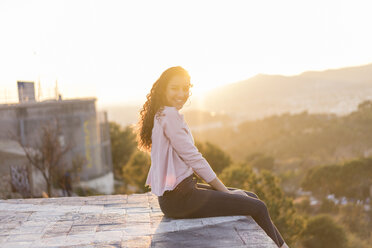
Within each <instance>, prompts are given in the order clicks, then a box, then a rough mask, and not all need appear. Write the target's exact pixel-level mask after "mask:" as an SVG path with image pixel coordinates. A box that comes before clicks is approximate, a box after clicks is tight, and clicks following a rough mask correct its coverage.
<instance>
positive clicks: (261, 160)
mask: <svg viewBox="0 0 372 248" xmlns="http://www.w3.org/2000/svg"><path fill="white" fill-rule="evenodd" d="M246 162H247V163H249V164H250V165H252V167H253V168H256V169H258V170H269V171H271V170H272V169H273V168H274V158H273V157H271V156H267V155H265V154H263V153H253V154H251V155H249V156H248V157H247V158H246Z"/></svg>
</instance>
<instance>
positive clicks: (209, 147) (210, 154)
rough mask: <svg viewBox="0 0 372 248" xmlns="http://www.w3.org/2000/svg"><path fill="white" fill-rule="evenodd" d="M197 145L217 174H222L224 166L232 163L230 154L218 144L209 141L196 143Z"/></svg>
mask: <svg viewBox="0 0 372 248" xmlns="http://www.w3.org/2000/svg"><path fill="white" fill-rule="evenodd" d="M196 146H197V148H198V150H199V151H200V153H201V154H202V155H203V157H204V158H205V159H206V160H207V161H208V163H209V164H210V165H211V167H212V168H213V170H214V171H215V172H216V174H220V173H221V172H222V170H223V169H224V168H226V167H228V166H229V165H230V164H231V158H230V156H229V155H228V154H227V153H225V152H224V151H222V149H221V148H219V147H218V146H216V145H214V144H212V143H209V142H206V143H204V144H202V143H196Z"/></svg>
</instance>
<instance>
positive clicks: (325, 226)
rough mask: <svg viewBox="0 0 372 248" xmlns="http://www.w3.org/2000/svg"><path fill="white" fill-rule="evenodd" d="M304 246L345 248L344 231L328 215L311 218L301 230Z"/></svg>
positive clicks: (307, 247)
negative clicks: (302, 230)
mask: <svg viewBox="0 0 372 248" xmlns="http://www.w3.org/2000/svg"><path fill="white" fill-rule="evenodd" d="M303 246H304V247H305V248H347V247H348V242H347V238H346V232H345V231H344V229H343V228H342V227H341V226H340V225H338V224H337V223H336V222H335V221H334V220H333V219H332V218H331V217H330V216H327V215H319V216H316V217H314V218H311V219H310V220H309V222H308V224H307V226H306V228H305V230H304V232H303Z"/></svg>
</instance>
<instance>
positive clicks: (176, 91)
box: [165, 75, 190, 110]
mask: <svg viewBox="0 0 372 248" xmlns="http://www.w3.org/2000/svg"><path fill="white" fill-rule="evenodd" d="M189 89H190V78H189V77H187V76H183V75H176V76H173V77H172V78H171V79H170V80H169V83H168V85H167V88H166V90H165V98H166V102H167V106H170V107H176V108H177V109H178V110H180V109H181V108H182V107H183V105H184V104H185V103H186V101H187V99H188V98H189Z"/></svg>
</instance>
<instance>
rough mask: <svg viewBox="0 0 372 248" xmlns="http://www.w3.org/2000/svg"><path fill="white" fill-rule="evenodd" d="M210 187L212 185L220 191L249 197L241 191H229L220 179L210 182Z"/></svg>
mask: <svg viewBox="0 0 372 248" xmlns="http://www.w3.org/2000/svg"><path fill="white" fill-rule="evenodd" d="M209 185H211V186H212V187H213V188H214V189H215V190H218V191H222V192H226V193H229V194H236V195H243V196H247V194H246V193H245V192H244V191H243V190H241V189H236V190H228V188H226V186H225V185H224V184H223V182H221V180H220V179H219V178H218V177H216V178H215V179H213V180H212V181H210V182H209Z"/></svg>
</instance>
